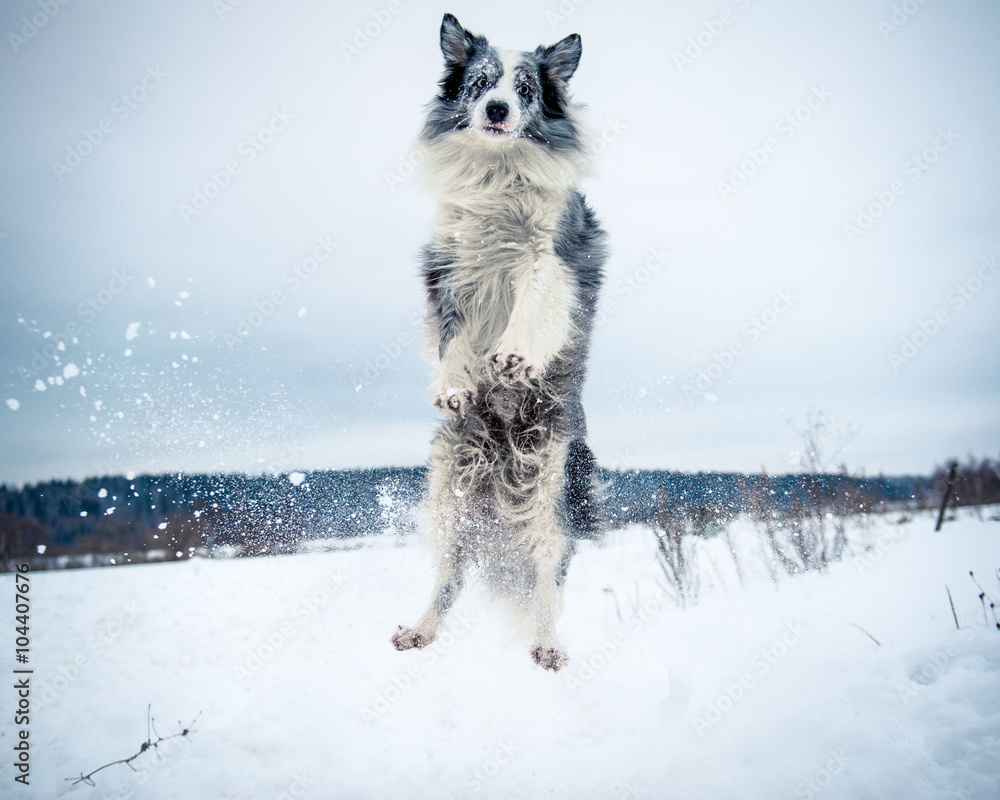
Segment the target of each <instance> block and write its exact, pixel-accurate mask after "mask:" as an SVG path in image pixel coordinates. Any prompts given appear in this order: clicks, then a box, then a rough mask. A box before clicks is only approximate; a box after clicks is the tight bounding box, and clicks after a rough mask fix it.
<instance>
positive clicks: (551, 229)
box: [393, 14, 605, 670]
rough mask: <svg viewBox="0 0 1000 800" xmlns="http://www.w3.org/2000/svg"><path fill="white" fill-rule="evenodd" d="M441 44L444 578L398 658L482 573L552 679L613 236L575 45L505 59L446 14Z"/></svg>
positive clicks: (430, 317)
mask: <svg viewBox="0 0 1000 800" xmlns="http://www.w3.org/2000/svg"><path fill="white" fill-rule="evenodd" d="M441 48H442V52H443V53H444V56H445V75H444V77H443V78H442V80H441V83H440V92H439V94H438V96H437V97H435V99H434V100H433V101H432V103H431V105H430V107H429V109H428V114H427V118H426V122H425V126H424V131H423V134H422V145H423V151H424V154H425V159H424V173H425V175H424V177H425V178H426V181H427V182H428V184H429V186H430V188H431V190H432V191H433V192H434V193H435V194H436V196H437V198H438V201H439V204H440V205H439V211H438V215H437V218H436V221H435V226H434V237H433V240H432V241H431V243H430V244H429V245H428V246H427V247H426V248H425V251H424V268H423V273H424V279H425V285H426V288H427V301H428V314H427V320H426V328H427V339H428V348H427V349H428V354H429V355H430V356H431V358H432V359H433V360H434V362H435V367H436V370H435V372H436V374H435V384H434V387H433V391H434V393H435V397H434V404H435V405H436V406H437V407H438V408H440V409H441V410H442V411H443V412H445V413H446V414H447V415H448V419H446V420H445V421H444V422H443V424H442V425H441V428H440V430H439V432H438V434H437V436H436V438H435V440H434V443H433V445H432V451H431V458H430V479H429V480H430V487H429V490H430V491H429V494H430V497H429V502H428V507H427V523H428V525H429V527H430V530H431V533H432V535H433V538H434V541H435V544H436V547H437V551H438V578H437V583H436V586H435V590H434V594H433V597H432V601H431V604H430V607H429V608H428V609H427V611H426V613H425V614H424V615H423V616H422V617H421V618H420V620H419V621H418V622H417V623H416V625H415V626H414V627H413V628H406V627H403V626H400V627H399V629H398V630H397V631H396V634H395V635H394V636H393V644H394V645H395V646H396V647H397V648H398V649H400V650H406V649H409V648H411V647H423V646H425V645H426V644H428V643H430V642H431V641H433V640H434V638H435V636H436V632H437V629H438V626H439V624H440V622H441V620H442V618H443V617H444V615H445V613H446V612H447V611H448V609H449V607H450V606H451V605H452V603H453V602H454V600H455V598H456V596H457V595H458V593H459V591H460V590H461V588H462V582H463V576H464V574H465V571H466V568H467V567H468V566H469V565H470V564H471V563H476V564H478V565H479V567H480V569H481V571H482V574H483V575H484V577H485V578H486V580H487V581H488V582H489V584H490V585H491V586H492V587H493V588H494V589H496V590H499V591H500V592H502V593H503V594H505V595H507V596H509V597H513V598H514V599H515V600H516V601H518V606H519V608H520V609H521V610H522V611H523V614H524V616H525V618H526V619H528V620H529V621H530V622H531V624H532V625H533V628H534V634H535V640H534V642H533V644H532V648H531V653H532V656H533V658H534V659H535V661H536V662H537V663H539V664H540V665H542V666H543V667H545V668H547V669H552V670H558V669H559V668H560V667H561V666H563V665H564V664H565V663H566V655H565V653H564V652H563V650H562V648H561V647H560V645H559V643H558V640H557V638H556V633H555V615H556V612H557V608H558V604H559V600H560V590H561V586H562V583H563V581H564V579H565V576H566V570H567V568H568V566H569V560H570V557H571V555H572V553H573V549H574V541H575V539H577V538H582V537H591V536H593V535H595V533H596V528H597V505H598V504H597V497H596V491H595V475H594V460H593V456H592V454H591V452H590V449H589V448H588V447H587V445H586V442H585V436H586V421H585V418H584V413H583V406H582V404H581V399H580V395H581V389H582V385H583V381H584V376H585V371H586V361H587V353H588V348H589V343H590V334H591V327H592V324H593V317H594V311H595V307H596V302H597V295H598V292H599V289H600V285H601V278H602V266H603V263H604V260H605V249H604V238H605V237H604V233H603V231H602V230H601V229H600V227H599V226H598V223H597V221H596V219H595V218H594V215H593V213H592V212H591V211H590V209H589V208H588V206H587V204H586V203H585V201H584V199H583V196H582V195H581V194H580V192H579V191H578V189H577V185H578V182H579V180H580V177H581V175H582V173H583V171H584V169H585V168H586V163H587V159H586V154H587V147H586V143H585V142H584V141H583V138H582V133H581V128H580V124H579V120H578V114H579V108H578V107H577V106H576V105H574V104H573V103H572V102H571V101H570V99H569V96H568V88H567V82H568V80H569V78H570V77H571V76H572V74H573V72H574V70H575V69H576V66H577V63H578V61H579V58H580V38H579V37H578V36H576V35H575V34H574V35H573V36H569V37H567V38H566V39H563V40H562V41H561V42H559V43H557V44H555V45H552V46H551V47H539V48H537V49H536V50H535V51H534V52H530V53H510V52H507V51H501V50H497V49H495V48H493V47H492V46H491V45H490V44H489V43H488V42H487V41H486V39H485V38H483V37H481V36H475V35H473V34H471V33H469V32H468V31H466V30H465V29H464V28H462V26H461V25H460V24H459V23H458V20H456V19H455V18H454V17H452V16H451V15H450V14H446V15H445V17H444V21H443V22H442V26H441ZM500 106H502V108H500V109H499V110H498V107H500Z"/></svg>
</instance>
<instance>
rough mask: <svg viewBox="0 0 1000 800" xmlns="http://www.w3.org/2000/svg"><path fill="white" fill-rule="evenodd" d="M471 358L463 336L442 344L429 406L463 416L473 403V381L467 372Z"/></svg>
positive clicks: (472, 357) (474, 389) (470, 352)
mask: <svg viewBox="0 0 1000 800" xmlns="http://www.w3.org/2000/svg"><path fill="white" fill-rule="evenodd" d="M473 360H474V356H473V354H472V349H471V347H469V343H468V340H467V338H466V337H465V336H464V335H460V336H456V337H455V338H453V339H452V340H451V341H450V342H448V343H446V344H444V345H442V347H441V352H440V355H439V358H438V364H437V375H436V378H435V395H434V400H433V401H432V404H433V405H434V406H435V407H436V408H439V409H441V410H442V411H444V412H445V413H447V414H458V415H459V416H462V415H464V414H465V412H466V410H467V409H468V408H469V406H470V405H471V404H472V403H473V402H475V400H476V379H475V377H474V376H473V375H472V373H471V372H470V371H469V367H468V365H469V364H471V363H473Z"/></svg>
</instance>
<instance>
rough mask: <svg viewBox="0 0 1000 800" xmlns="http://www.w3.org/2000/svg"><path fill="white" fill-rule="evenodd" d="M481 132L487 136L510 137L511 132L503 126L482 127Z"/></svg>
mask: <svg viewBox="0 0 1000 800" xmlns="http://www.w3.org/2000/svg"><path fill="white" fill-rule="evenodd" d="M479 132H480V133H482V134H485V135H486V136H509V135H510V131H509V130H507V129H506V128H505V127H503V126H502V125H489V124H486V125H480V126H479Z"/></svg>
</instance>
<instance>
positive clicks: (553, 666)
mask: <svg viewBox="0 0 1000 800" xmlns="http://www.w3.org/2000/svg"><path fill="white" fill-rule="evenodd" d="M531 657H532V658H533V659H534V660H535V663H536V664H538V666H540V667H545V669H550V670H552V671H553V672H558V671H559V670H561V669H562V668H563V667H565V666H566V665H567V664H568V663H569V656H568V655H566V654H565V653H564V652H563V651H562V650H560V649H558V648H556V647H541V646H538V647H533V648H532V649H531Z"/></svg>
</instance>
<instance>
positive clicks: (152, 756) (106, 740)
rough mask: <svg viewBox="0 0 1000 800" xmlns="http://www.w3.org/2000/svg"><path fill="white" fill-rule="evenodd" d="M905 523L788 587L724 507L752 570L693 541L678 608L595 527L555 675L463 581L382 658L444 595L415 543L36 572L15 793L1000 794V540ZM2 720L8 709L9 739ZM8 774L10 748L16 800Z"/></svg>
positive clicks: (880, 531) (575, 575)
mask: <svg viewBox="0 0 1000 800" xmlns="http://www.w3.org/2000/svg"><path fill="white" fill-rule="evenodd" d="M994 516H995V514H994ZM897 519H898V517H896V516H889V517H886V518H881V519H875V520H873V521H872V522H871V524H870V525H868V526H867V527H864V528H862V527H855V528H853V529H852V530H851V531H850V532H849V537H850V542H851V544H850V547H849V551H848V555H847V556H846V557H845V558H844V560H843V561H841V562H839V563H837V564H834V565H833V566H832V567H831V568H830V569H829V570H828V571H827V572H826V573H824V574H818V573H810V574H806V575H802V576H798V577H794V578H791V577H787V576H780V577H779V579H778V580H777V582H775V581H773V580H771V578H770V577H769V575H768V570H767V568H766V566H765V565H764V558H763V555H762V553H763V551H762V550H761V548H760V547H759V545H758V543H757V540H756V538H755V537H756V533H755V531H754V530H753V528H752V526H751V525H750V524H749V523H747V522H737V523H736V524H734V526H733V527H732V528H731V531H730V534H731V539H732V541H733V543H734V547H735V549H736V550H737V552H738V554H739V556H738V559H739V561H740V564H741V569H742V571H743V580H742V583H741V582H740V578H739V577H738V575H737V573H736V569H735V566H734V562H733V558H732V556H731V555H730V553H729V549H728V547H727V545H726V543H725V541H724V539H723V537H721V536H720V537H716V538H714V539H711V540H705V541H701V542H700V543H699V553H698V555H697V565H698V575H699V588H700V594H699V601H698V602H697V603H696V604H694V605H689V606H688V607H687V608H684V609H681V608H679V607H678V606H677V604H676V603H675V602H674V601H673V600H672V599H671V596H670V593H669V592H666V591H664V589H663V588H662V587H663V576H662V572H661V571H660V568H659V566H658V564H657V562H656V556H655V549H656V546H655V540H654V538H653V535H652V533H651V532H650V531H649V530H648V529H644V528H640V527H633V528H629V529H627V530H624V531H618V532H615V533H613V534H611V535H610V536H609V537H608V538H607V539H606V540H605V541H604V542H602V543H597V544H595V543H583V544H582V545H581V548H580V551H579V552H578V554H577V556H576V558H575V560H574V562H573V564H572V565H571V567H570V572H569V577H568V580H567V585H566V591H565V607H564V612H563V615H562V618H561V620H560V625H559V629H560V632H561V636H562V640H563V644H564V645H565V646H566V649H567V650H568V652H569V655H570V664H569V666H568V667H567V669H565V670H563V671H561V672H559V673H558V674H555V675H553V674H552V673H549V672H546V671H543V670H542V669H540V668H539V667H537V666H536V665H534V664H533V663H532V661H531V659H530V657H529V655H528V652H527V651H528V645H529V643H530V636H528V634H527V633H525V632H523V631H520V630H518V629H517V628H516V627H515V626H514V625H513V623H512V622H511V621H510V617H509V615H508V614H507V613H506V611H505V609H504V608H503V605H502V604H498V603H495V602H493V601H492V600H491V599H490V598H489V596H488V595H487V593H486V591H485V590H484V589H482V588H481V587H480V586H479V585H478V584H477V582H476V581H475V579H474V578H473V580H472V581H470V584H471V585H470V587H469V588H468V590H467V591H466V592H465V593H463V595H462V596H461V597H460V598H459V599H458V601H457V602H456V604H455V606H454V608H453V609H452V612H451V614H450V616H449V625H448V632H447V633H446V634H443V635H442V636H441V638H440V639H439V640H438V641H437V642H435V643H434V644H433V645H431V646H430V647H428V648H426V649H425V650H422V651H409V652H406V653H398V652H396V651H395V650H393V648H392V646H391V645H390V643H389V637H390V635H391V634H392V632H393V630H394V629H395V626H396V625H397V624H400V623H404V624H409V623H412V622H413V621H414V620H415V619H416V618H417V616H419V614H420V613H421V612H422V610H423V607H424V604H425V603H426V601H427V599H428V597H429V594H430V591H431V585H432V580H433V572H434V565H433V559H432V556H431V553H430V551H429V549H428V548H427V547H425V546H424V544H423V542H421V541H419V540H417V539H403V538H401V537H397V536H391V535H387V536H383V537H377V538H373V539H368V540H364V541H363V542H362V541H357V542H351V543H349V544H348V547H353V548H354V549H345V550H340V551H335V552H320V553H310V554H304V555H296V556H287V557H280V558H266V559H265V558H261V559H239V560H204V559H194V560H191V561H187V562H184V563H180V564H159V565H145V566H135V567H119V568H115V569H95V570H78V571H73V572H60V573H38V574H35V575H33V576H32V580H33V581H34V583H33V587H32V592H33V612H32V613H33V617H32V638H33V642H34V645H33V650H32V661H33V663H32V666H33V667H34V668H35V675H34V681H35V683H34V684H33V685H34V694H33V699H32V702H33V706H34V708H33V715H32V721H31V737H32V744H33V750H32V783H31V786H30V788H29V789H27V790H24V789H23V787H16V789H17V792H16V796H19V797H31V798H34V797H37V798H53V797H62V796H80V797H88V798H102V800H103V798H132V797H135V798H139V797H141V798H152V799H154V800H155V799H157V798H275V800H278V799H279V798H280V799H281V800H285V798H315V800H323V799H324V798H382V797H386V798H424V797H427V798H456V797H483V798H607V799H608V800H611V799H612V798H640V797H642V798H758V797H759V798H776V797H822V798H824V799H825V798H838V797H842V798H896V797H898V798H942V799H943V798H958V797H971V798H989V797H998V796H1000V748H998V746H997V744H998V741H1000V631H996V630H995V629H990V628H988V627H987V626H986V624H985V623H984V620H983V614H982V608H981V606H980V603H979V599H978V590H976V589H975V587H974V586H973V584H972V582H971V580H970V579H969V576H968V571H969V570H970V569H972V570H975V572H976V577H977V579H978V580H979V582H980V583H981V584H982V585H983V587H984V588H985V589H986V590H987V592H991V593H992V594H993V596H994V597H996V596H997V595H1000V590H998V585H997V578H996V569H997V566H998V565H1000V558H998V556H1000V548H998V547H997V534H998V532H1000V528H998V525H997V523H996V522H995V521H992V520H991V519H989V514H986V515H984V516H982V517H977V516H976V515H974V514H972V513H970V512H962V513H961V514H960V515H959V519H958V520H957V521H955V522H952V523H949V524H948V525H946V527H945V529H944V531H943V532H942V533H940V534H934V533H933V532H932V528H933V519H931V517H930V516H928V515H917V516H915V517H914V518H913V519H912V520H910V521H908V522H905V523H904V524H897ZM866 545H869V546H871V549H867V550H866ZM946 583H947V584H948V586H949V587H950V589H951V592H952V595H953V597H954V599H955V606H956V611H957V614H958V617H959V621H960V623H961V625H962V629H961V630H960V631H959V630H956V629H955V624H954V621H953V619H952V615H951V610H950V608H949V606H948V601H947V595H946V594H945V588H944V586H945V584H946ZM0 586H2V587H4V588H3V592H4V593H5V594H9V593H10V592H8V589H10V590H11V591H12V581H11V578H10V576H2V577H0ZM10 605H12V604H4V608H3V614H5V615H12V614H13V611H12V609H10V608H8V607H9V606H10ZM8 622H9V624H10V626H12V624H13V621H12V620H8ZM8 629H10V627H8ZM873 639H874V640H877V641H878V642H879V644H876V643H875V641H874V640H873ZM9 699H10V692H9V690H8V696H7V697H6V698H5V703H6V702H7V700H9ZM149 703H152V713H153V717H154V718H155V720H156V727H157V731H158V732H159V734H160V735H161V736H168V735H170V734H173V733H176V732H178V731H179V730H181V729H182V727H183V726H186V725H187V724H188V723H190V721H191V720H192V719H194V717H195V716H196V715H197V714H198V713H199V711H200V712H201V717H200V718H199V719H198V722H197V724H196V725H195V726H194V728H195V732H194V733H192V734H191V736H190V737H189V738H188V739H184V738H178V739H172V740H169V741H168V742H164V743H162V744H161V745H160V746H159V748H158V749H157V752H155V753H146V754H144V755H143V756H141V757H140V758H139V759H137V760H136V761H135V762H134V766H135V767H136V769H137V770H138V771H137V772H132V771H131V770H129V768H128V767H126V766H123V765H116V766H113V767H110V768H108V769H106V770H103V771H101V772H99V773H98V774H96V775H95V776H94V781H95V782H96V784H97V786H96V788H92V787H89V786H86V785H83V784H79V785H76V786H72V784H71V782H69V781H65V780H64V779H65V778H68V777H73V776H77V775H79V774H80V773H81V772H83V773H87V772H90V771H91V770H94V769H96V768H97V767H99V766H101V765H102V764H105V763H108V762H110V761H113V760H116V759H119V758H125V757H128V756H130V755H132V754H133V753H134V752H136V751H137V750H138V749H139V745H140V744H141V743H142V741H144V739H145V738H146V722H145V714H146V706H147V704H149ZM13 730H14V728H13V725H12V723H11V720H10V719H9V718H8V716H7V715H4V717H3V718H2V720H0V742H7V743H10V742H11V741H12V740H11V738H10V736H11V734H12V732H13ZM155 738H156V737H155V736H154V739H155ZM4 746H7V745H4ZM158 756H159V757H158ZM13 774H14V773H13V768H12V765H11V760H10V759H4V760H3V764H2V766H0V786H3V787H5V789H4V791H3V794H4V796H7V789H6V787H11V786H15V784H14V783H13Z"/></svg>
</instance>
